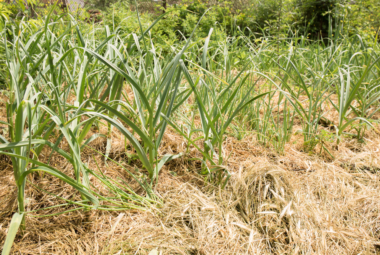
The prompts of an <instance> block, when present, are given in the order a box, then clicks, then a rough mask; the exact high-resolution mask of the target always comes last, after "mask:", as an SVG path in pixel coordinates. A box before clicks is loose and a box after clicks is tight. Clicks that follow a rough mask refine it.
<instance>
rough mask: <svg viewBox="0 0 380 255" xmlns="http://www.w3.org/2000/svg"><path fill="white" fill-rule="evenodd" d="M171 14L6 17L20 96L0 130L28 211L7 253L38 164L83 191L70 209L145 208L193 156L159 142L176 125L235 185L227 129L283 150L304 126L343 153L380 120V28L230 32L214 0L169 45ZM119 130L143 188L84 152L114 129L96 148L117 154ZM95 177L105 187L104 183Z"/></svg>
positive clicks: (316, 141)
mask: <svg viewBox="0 0 380 255" xmlns="http://www.w3.org/2000/svg"><path fill="white" fill-rule="evenodd" d="M115 11H116V10H115ZM170 15H171V13H170V12H167V13H166V14H163V15H161V16H160V17H158V19H156V20H155V21H154V22H151V21H150V20H148V19H145V17H144V16H140V15H139V13H138V12H135V13H131V15H130V16H126V17H125V18H124V20H137V28H136V29H133V30H132V31H129V30H128V27H126V26H125V25H124V23H123V22H124V21H122V22H115V20H116V19H115V18H113V19H111V20H112V25H111V24H109V25H107V24H88V23H83V22H80V21H78V20H77V19H75V18H74V17H72V16H71V15H69V14H67V13H63V14H62V15H59V14H58V15H57V14H54V9H53V8H52V9H51V10H50V12H49V13H48V14H47V15H46V17H45V19H44V20H41V19H40V20H38V22H36V21H35V20H28V19H25V18H24V19H22V20H19V21H18V22H12V23H9V24H6V26H5V29H4V30H3V31H2V39H1V40H2V41H1V45H2V49H4V54H5V65H6V69H5V72H4V73H3V77H4V79H5V80H6V82H5V86H6V88H5V90H4V91H3V94H5V95H6V97H7V100H8V101H7V104H6V105H7V106H6V112H7V121H3V122H1V124H2V125H5V126H6V127H7V135H4V136H0V139H1V144H0V153H2V154H4V155H7V156H9V157H10V158H11V160H12V165H13V170H14V177H15V182H16V186H17V190H18V196H17V200H18V212H17V213H15V214H14V216H13V218H12V221H11V225H10V227H9V231H8V235H7V239H6V241H5V245H4V249H3V254H9V252H10V250H11V246H12V243H13V240H14V238H15V236H16V233H17V231H18V229H19V227H20V226H21V227H22V228H25V216H26V215H33V212H27V211H25V195H24V193H25V186H26V185H27V184H28V176H29V175H36V174H38V172H44V173H45V174H49V175H52V176H54V177H56V178H59V179H60V180H62V181H63V182H65V183H66V184H67V185H70V186H71V187H72V188H74V189H75V190H77V192H78V193H79V194H80V200H75V201H74V200H67V199H64V198H60V197H58V198H60V199H63V200H64V204H62V205H60V206H63V207H64V208H68V210H92V209H94V210H95V209H96V210H126V209H129V208H137V209H146V208H149V207H150V206H154V205H159V204H160V200H159V198H158V197H157V196H156V193H155V185H156V184H157V183H158V182H159V176H160V171H161V169H162V167H163V166H164V165H165V164H166V163H167V162H168V161H170V160H173V159H175V158H178V157H185V158H186V157H189V156H190V155H189V154H188V153H187V152H182V153H178V154H174V155H162V154H161V153H160V146H161V144H162V141H163V139H164V136H165V134H166V133H167V131H168V128H170V129H172V130H174V131H175V132H177V133H178V134H179V135H181V136H182V137H183V139H184V140H186V141H187V145H188V148H190V147H193V148H195V149H196V150H197V152H198V156H196V157H195V158H194V155H193V156H192V158H190V159H189V160H196V161H199V162H200V165H201V167H200V169H199V172H200V174H202V175H203V176H204V177H205V178H206V180H207V181H209V182H213V183H215V184H217V185H222V186H224V185H225V184H226V182H227V181H228V178H229V176H230V174H229V172H228V167H226V165H227V161H228V158H229V153H230V152H228V151H225V149H224V146H223V145H224V141H225V138H226V137H227V136H235V137H236V138H237V139H242V138H243V137H244V136H245V135H247V134H254V135H255V136H256V137H257V140H258V141H259V142H260V143H262V144H264V145H266V146H268V147H272V148H274V149H275V150H277V151H278V152H279V153H284V151H285V145H286V143H287V142H288V141H290V139H291V137H292V136H294V135H297V133H301V134H302V135H303V138H304V139H303V149H304V150H305V151H308V152H310V153H318V152H322V151H324V152H326V153H328V154H329V155H331V156H332V155H333V152H332V150H333V149H334V148H330V147H328V146H327V142H328V143H335V144H336V146H339V143H340V142H341V141H342V140H343V139H345V138H347V137H349V138H351V139H352V138H353V139H357V140H358V141H363V140H364V139H363V138H364V135H365V131H366V130H367V129H368V128H373V127H374V126H375V124H374V123H375V122H378V120H377V119H376V116H377V115H376V114H377V113H378V110H379V108H380V103H379V99H380V83H379V70H380V63H379V52H380V49H379V46H378V44H377V43H376V42H377V38H376V37H375V36H373V37H371V38H370V39H368V38H365V39H363V38H362V37H361V36H360V35H354V36H347V37H342V36H333V34H335V35H336V34H338V33H337V31H338V29H340V28H339V27H338V26H335V27H333V25H332V24H331V26H330V37H329V39H328V40H327V41H326V40H320V41H318V42H315V41H309V40H308V39H307V38H306V37H305V36H304V35H303V34H302V33H301V34H298V33H294V34H292V35H291V36H289V37H286V38H278V37H277V36H276V35H275V36H274V37H272V36H266V35H265V34H264V35H263V36H261V37H260V38H257V36H256V35H255V34H254V33H253V32H252V33H250V32H247V31H244V30H243V29H237V30H236V33H235V34H234V35H233V36H222V37H218V36H216V35H218V31H221V30H218V29H219V28H218V24H216V25H215V27H211V28H210V29H209V30H208V31H207V35H206V36H202V37H197V36H196V35H195V34H196V33H197V31H198V29H199V26H201V24H202V20H203V19H204V18H206V17H207V15H208V13H207V10H205V12H204V14H203V16H201V17H200V19H199V20H198V21H197V23H196V24H194V25H191V26H190V27H191V28H192V30H191V32H189V34H188V36H185V35H184V36H183V40H179V41H173V43H172V44H171V45H170V47H165V49H164V50H163V46H162V44H161V43H160V42H157V41H156V40H155V31H157V30H156V29H159V28H160V26H162V25H163V24H166V22H167V21H166V20H165V18H167V17H170ZM189 31H190V29H189ZM247 33H248V34H247ZM126 88H129V90H130V91H131V93H132V94H133V97H132V98H133V99H130V97H129V96H128V95H127V94H126V90H125V89H126ZM330 112H332V113H337V114H336V115H337V116H338V118H337V119H329V117H328V116H334V115H329V113H330ZM198 120H200V121H198ZM294 123H301V124H300V125H301V130H294V126H295V124H294ZM100 125H106V127H107V130H108V131H107V133H105V134H101V133H98V132H94V130H99V128H96V127H97V126H100ZM115 129H117V130H118V131H119V132H120V133H121V134H122V135H123V136H124V137H125V139H126V141H127V144H128V146H129V147H130V148H132V149H133V150H132V151H134V152H135V154H134V155H132V156H131V157H134V158H137V159H138V161H139V163H140V167H139V168H136V169H135V171H134V172H131V171H130V170H128V169H127V168H126V167H124V166H123V164H120V163H119V162H115V163H116V164H119V165H120V167H121V168H122V169H124V170H125V171H126V172H127V173H128V174H129V175H130V176H131V177H132V179H133V180H134V181H135V182H136V183H137V184H138V186H139V187H140V188H139V190H143V191H144V192H142V193H141V192H139V193H137V192H136V191H135V190H134V189H133V188H131V187H130V185H128V184H127V183H125V182H122V181H120V180H114V179H111V178H109V177H107V176H106V175H105V174H103V173H102V171H101V170H100V169H90V168H89V167H88V166H87V165H86V164H85V163H84V162H83V161H82V158H81V155H82V151H83V149H84V148H85V147H90V148H91V142H92V141H94V140H96V139H99V138H100V137H105V138H106V139H107V146H106V150H105V151H97V152H95V153H100V154H101V155H103V156H104V160H106V161H108V160H112V159H110V158H109V153H110V152H111V151H112V141H111V137H112V136H111V134H112V132H113V130H115ZM327 140H328V141H327ZM43 150H50V151H51V153H57V154H59V155H61V156H62V157H64V158H65V159H66V160H67V161H68V162H69V163H70V164H71V165H72V168H71V169H72V170H71V172H62V171H61V170H60V169H58V168H56V167H54V166H52V165H51V164H50V163H49V161H48V162H46V161H44V162H42V161H41V159H40V157H39V156H40V155H41V153H42V151H43ZM93 150H95V149H93ZM41 176H44V175H41ZM94 179H96V180H97V181H98V182H99V183H101V184H102V185H104V187H105V188H106V190H107V193H104V192H99V191H98V190H97V189H96V188H95V186H94V182H93V181H91V180H94Z"/></svg>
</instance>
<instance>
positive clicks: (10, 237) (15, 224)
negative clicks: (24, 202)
mask: <svg viewBox="0 0 380 255" xmlns="http://www.w3.org/2000/svg"><path fill="white" fill-rule="evenodd" d="M23 218H24V214H23V213H21V214H19V213H15V214H13V217H12V220H11V223H10V226H9V230H8V234H7V237H6V239H5V243H4V246H3V252H2V253H1V255H8V254H9V253H10V252H11V248H12V245H13V241H14V240H15V237H16V234H17V231H18V229H19V227H20V224H21V222H22V219H23Z"/></svg>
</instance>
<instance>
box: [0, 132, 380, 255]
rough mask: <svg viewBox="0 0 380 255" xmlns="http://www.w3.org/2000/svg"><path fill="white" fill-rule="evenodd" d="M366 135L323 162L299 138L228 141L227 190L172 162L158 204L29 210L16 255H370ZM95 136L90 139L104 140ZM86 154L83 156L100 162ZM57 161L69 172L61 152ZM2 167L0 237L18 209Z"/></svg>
mask: <svg viewBox="0 0 380 255" xmlns="http://www.w3.org/2000/svg"><path fill="white" fill-rule="evenodd" d="M115 135H117V134H115ZM366 139H367V143H366V144H365V145H358V144H353V143H352V142H349V141H347V142H345V143H343V144H341V145H340V146H339V150H337V151H334V156H335V157H336V158H335V159H334V160H326V159H324V158H323V157H322V156H316V155H308V154H305V153H303V152H301V151H300V150H299V146H298V145H297V144H293V143H289V144H288V145H287V147H286V152H285V155H277V154H275V153H273V152H271V151H270V149H268V148H263V147H261V146H259V145H258V144H257V143H256V142H255V141H254V139H253V138H251V137H246V138H245V139H244V140H243V141H237V140H236V139H234V138H228V139H227V140H226V142H225V145H224V148H225V150H226V152H228V153H230V152H231V151H232V154H231V156H230V159H229V162H228V167H229V168H230V169H232V171H233V174H232V178H231V181H230V182H229V184H228V185H227V187H226V188H225V189H224V190H220V189H218V188H216V187H211V186H210V185H204V182H203V180H202V179H200V177H198V176H197V175H196V174H195V171H196V169H195V167H196V165H193V164H189V163H188V162H187V161H186V160H185V159H179V160H175V161H173V162H172V163H170V164H169V165H168V166H166V167H165V168H164V169H163V172H162V174H161V176H160V182H159V185H158V186H157V192H158V193H159V194H160V196H161V198H162V200H163V206H162V208H158V209H152V210H149V211H147V212H141V211H125V212H122V213H111V212H100V211H96V212H83V211H77V212H71V213H67V214H64V215H59V216H53V217H46V218H34V217H28V218H27V226H28V228H27V230H26V231H24V232H23V233H20V234H19V235H18V237H17V239H16V241H15V245H14V252H15V254H148V253H149V251H151V250H152V249H154V248H157V249H158V250H159V251H162V252H163V253H162V254H271V253H273V254H285V253H286V254H301V253H303V254H331V251H334V253H335V254H374V253H375V248H376V247H378V243H377V242H378V240H379V238H380V233H379V229H380V217H379V210H380V187H379V186H380V183H379V172H378V169H379V168H380V160H379V159H380V151H379V148H378V144H379V143H380V137H379V136H378V135H376V133H375V132H371V133H369V134H368V135H367V138H366ZM114 141H117V140H116V139H114ZM98 143H99V144H93V146H94V147H98V146H102V145H101V142H98ZM184 144H185V143H184V141H182V140H180V139H179V137H178V136H176V135H175V134H168V135H167V136H166V137H165V142H164V143H163V148H162V150H163V151H164V152H165V153H166V152H170V151H173V152H178V151H180V150H184V149H185V147H186V146H184ZM113 148H114V149H115V150H116V151H122V149H121V148H124V146H123V145H121V144H119V145H118V144H117V143H116V142H115V144H114V145H113ZM90 153H91V151H90V150H89V151H85V152H84V155H83V156H82V157H83V158H87V161H86V162H88V163H89V165H90V166H94V165H93V164H94V162H93V159H92V157H91V155H90ZM98 157H99V156H98ZM53 160H54V164H57V165H60V166H61V167H60V168H62V170H63V171H65V164H64V162H63V161H62V159H60V158H58V157H56V158H53ZM119 160H121V161H122V160H124V159H123V158H122V157H121V158H119ZM97 161H98V162H102V160H101V159H99V160H97ZM1 165H2V168H1V170H0V171H1V177H0V200H1V213H0V215H1V217H0V242H3V241H4V239H5V234H6V230H7V227H8V224H9V221H10V219H11V215H12V213H13V212H14V211H15V210H16V199H15V195H16V187H15V186H14V185H13V183H14V182H13V181H12V179H13V175H12V171H11V164H10V162H9V161H8V159H7V158H5V157H2V158H1ZM101 168H102V171H104V172H105V173H106V174H107V175H110V176H116V175H117V176H119V177H123V178H125V179H126V180H128V177H127V176H124V175H123V173H122V170H121V169H120V167H118V166H117V165H115V164H112V163H108V166H106V165H104V163H101ZM68 172H70V171H68ZM173 172H175V173H176V176H173ZM30 181H31V182H32V183H33V184H35V185H37V186H40V187H42V188H44V189H47V190H49V191H52V192H54V193H56V194H59V195H61V196H64V197H70V196H73V191H72V189H70V188H69V187H66V186H65V185H63V183H61V182H59V181H57V180H55V179H54V178H49V177H48V176H45V177H44V178H38V176H36V177H35V178H34V179H31V180H30ZM27 197H28V199H29V205H28V207H27V208H28V209H29V210H32V209H33V210H34V209H37V208H43V207H46V206H49V205H54V204H57V203H59V201H58V200H57V199H56V198H54V197H52V196H51V195H49V194H46V193H43V192H41V191H39V190H37V189H36V188H33V186H32V185H28V190H27ZM53 212H55V211H54V210H53V209H52V210H49V211H47V212H46V211H44V212H41V215H43V214H46V213H53ZM35 215H38V213H36V214H35Z"/></svg>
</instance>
